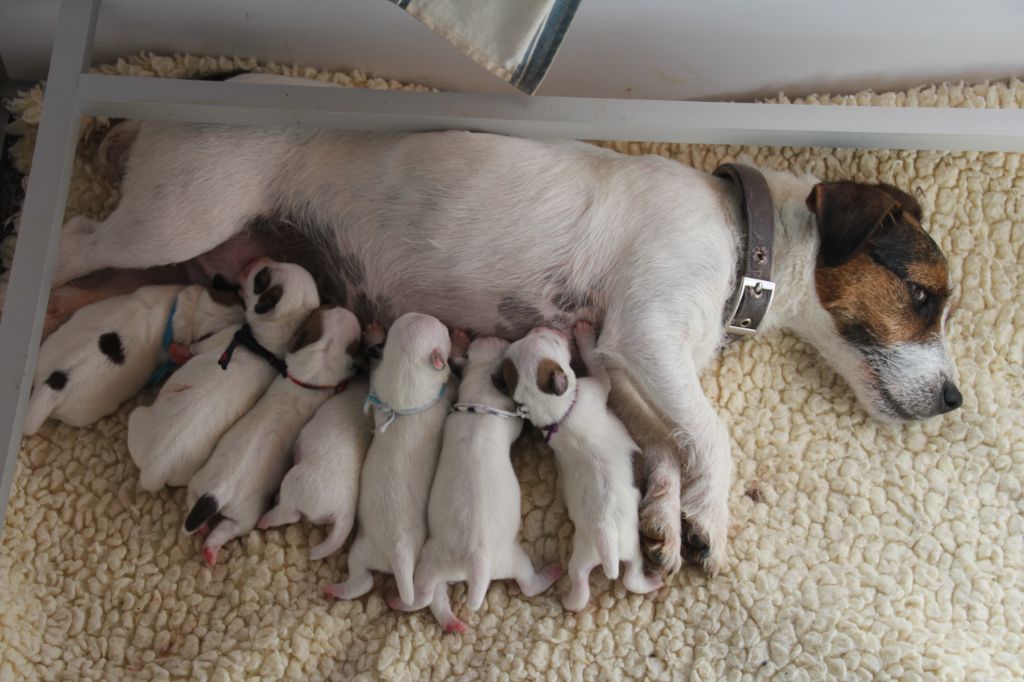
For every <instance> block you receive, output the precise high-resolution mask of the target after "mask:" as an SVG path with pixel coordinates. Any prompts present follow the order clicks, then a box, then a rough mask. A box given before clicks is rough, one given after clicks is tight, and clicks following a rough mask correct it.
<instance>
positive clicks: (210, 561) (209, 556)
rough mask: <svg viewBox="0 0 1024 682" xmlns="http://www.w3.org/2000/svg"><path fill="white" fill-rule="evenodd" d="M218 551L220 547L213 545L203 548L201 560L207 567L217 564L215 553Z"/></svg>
mask: <svg viewBox="0 0 1024 682" xmlns="http://www.w3.org/2000/svg"><path fill="white" fill-rule="evenodd" d="M219 551H220V547H216V546H213V545H210V546H206V547H203V560H204V561H205V562H206V565H207V566H215V565H216V564H217V552H219Z"/></svg>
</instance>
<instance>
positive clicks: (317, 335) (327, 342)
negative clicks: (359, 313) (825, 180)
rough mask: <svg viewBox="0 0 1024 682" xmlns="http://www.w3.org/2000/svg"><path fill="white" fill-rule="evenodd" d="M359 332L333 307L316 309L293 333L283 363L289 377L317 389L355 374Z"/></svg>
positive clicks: (352, 320) (356, 325)
mask: <svg viewBox="0 0 1024 682" xmlns="http://www.w3.org/2000/svg"><path fill="white" fill-rule="evenodd" d="M361 336H362V330H361V329H360V327H359V320H357V319H356V316H355V315H353V314H352V313H351V312H349V311H348V310H345V309H344V308H339V307H337V306H320V307H319V308H317V309H316V310H314V311H313V312H312V313H310V314H309V317H308V318H306V321H305V322H304V323H303V324H302V326H301V327H299V330H298V331H297V332H295V336H294V337H292V340H291V344H290V345H289V347H288V356H287V358H286V360H285V361H286V363H287V364H288V368H289V371H290V372H291V373H292V375H294V376H296V377H297V378H299V379H300V380H302V381H304V382H306V383H309V384H317V385H333V384H337V383H339V382H341V381H344V380H345V379H347V378H348V377H350V376H352V375H353V374H354V373H355V371H356V358H357V357H358V356H359V342H360V338H361Z"/></svg>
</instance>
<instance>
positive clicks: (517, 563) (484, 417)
mask: <svg viewBox="0 0 1024 682" xmlns="http://www.w3.org/2000/svg"><path fill="white" fill-rule="evenodd" d="M467 341H468V338H466V337H465V334H460V333H459V332H456V334H455V335H453V350H452V358H453V360H452V362H453V364H454V363H455V361H456V358H458V357H460V356H461V355H462V353H461V352H460V350H461V349H462V348H464V347H465V345H464V344H465V343H466V342H467ZM508 346H509V344H508V341H505V340H503V339H499V338H496V337H484V338H479V339H476V340H474V341H473V342H472V343H471V344H469V354H468V359H467V361H466V365H465V370H464V373H463V376H462V380H461V381H460V382H459V402H458V403H457V404H456V405H454V406H453V408H452V410H453V412H452V414H450V415H449V416H448V419H447V420H446V421H445V424H444V445H443V447H442V448H441V457H440V459H439V460H438V464H437V473H436V475H435V476H434V483H433V486H431V489H430V506H429V511H428V517H427V519H428V527H429V530H430V537H429V539H428V540H427V543H426V544H425V545H424V546H423V549H422V551H421V552H420V556H419V560H418V562H417V565H416V577H415V585H416V597H417V600H418V601H417V603H416V604H409V605H407V604H404V603H402V602H400V601H399V600H397V599H395V598H391V599H389V600H388V603H389V604H390V605H391V607H392V608H396V609H400V610H416V609H419V608H422V607H423V606H425V605H426V604H427V602H428V601H429V602H430V610H431V612H432V613H433V614H434V618H436V619H437V622H438V623H439V624H440V625H441V627H443V628H444V630H445V631H446V632H462V631H464V630H465V629H466V625H465V623H463V622H462V621H461V620H459V619H458V618H456V617H455V616H454V615H453V613H452V609H451V605H450V603H449V601H448V583H451V582H456V581H459V580H465V581H468V583H469V594H468V597H467V601H466V605H467V607H468V608H469V610H470V611H473V612H475V611H476V610H477V609H479V608H480V606H481V605H482V604H483V601H484V597H485V595H486V594H487V588H488V587H489V585H490V583H491V581H492V580H505V579H513V580H515V581H516V582H517V583H519V589H520V590H522V592H523V594H524V595H526V596H527V597H532V596H534V595H537V594H540V593H541V592H543V591H544V590H546V589H548V588H549V587H550V586H551V585H552V583H554V582H555V580H557V579H558V577H559V576H560V575H561V574H562V569H561V566H560V565H558V564H552V565H550V566H548V567H546V568H544V569H543V570H541V571H539V572H538V571H536V570H535V569H534V567H533V562H532V561H531V560H530V557H529V556H527V554H526V552H525V551H523V548H522V547H521V546H520V545H519V543H517V542H516V534H517V533H518V532H519V526H520V524H521V517H520V500H519V481H518V480H517V479H516V473H515V471H514V470H513V469H512V459H511V448H512V443H513V442H514V441H515V440H516V438H518V437H519V434H520V432H521V431H522V429H523V420H522V417H521V414H520V413H519V412H518V411H517V410H516V406H515V403H514V402H513V401H512V399H511V398H509V397H508V396H507V395H505V394H504V393H502V392H501V390H500V389H499V388H498V386H496V385H495V383H496V382H499V381H500V380H501V375H500V373H501V363H502V360H503V359H504V357H505V350H506V349H507V348H508Z"/></svg>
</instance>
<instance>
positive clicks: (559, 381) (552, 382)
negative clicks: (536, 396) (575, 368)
mask: <svg viewBox="0 0 1024 682" xmlns="http://www.w3.org/2000/svg"><path fill="white" fill-rule="evenodd" d="M537 388H539V389H540V390H542V391H544V392H545V393H548V394H551V395H562V394H563V393H565V391H566V390H567V389H568V388H569V377H568V375H566V373H565V370H564V369H562V366H561V365H559V364H558V363H557V362H555V361H554V360H552V359H551V358H544V359H543V360H541V361H540V364H538V365H537Z"/></svg>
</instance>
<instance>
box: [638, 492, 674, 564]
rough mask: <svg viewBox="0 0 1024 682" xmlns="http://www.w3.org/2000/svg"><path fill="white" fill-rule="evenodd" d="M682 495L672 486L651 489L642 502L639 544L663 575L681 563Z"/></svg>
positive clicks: (647, 557)
mask: <svg viewBox="0 0 1024 682" xmlns="http://www.w3.org/2000/svg"><path fill="white" fill-rule="evenodd" d="M679 520H680V519H679V497H678V492H676V493H675V496H673V491H672V490H671V489H663V488H661V487H659V486H657V485H652V486H651V487H650V488H648V493H647V496H646V497H644V500H643V502H642V503H641V505H640V544H641V547H642V548H643V552H644V557H646V559H647V561H648V562H650V564H651V565H652V566H653V568H655V569H656V570H658V571H659V572H660V573H663V574H664V575H672V574H673V573H675V572H676V571H678V570H679V568H680V566H682V555H681V554H680V535H679Z"/></svg>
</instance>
